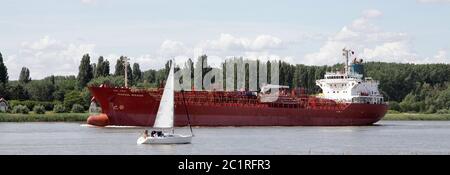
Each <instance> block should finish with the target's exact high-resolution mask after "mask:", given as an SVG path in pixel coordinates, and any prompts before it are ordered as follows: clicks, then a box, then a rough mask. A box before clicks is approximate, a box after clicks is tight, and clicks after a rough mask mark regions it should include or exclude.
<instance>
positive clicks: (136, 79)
mask: <svg viewBox="0 0 450 175" xmlns="http://www.w3.org/2000/svg"><path fill="white" fill-rule="evenodd" d="M133 79H134V80H133V81H134V83H137V82H139V81H141V79H142V71H141V69H140V68H139V64H138V63H134V64H133Z"/></svg>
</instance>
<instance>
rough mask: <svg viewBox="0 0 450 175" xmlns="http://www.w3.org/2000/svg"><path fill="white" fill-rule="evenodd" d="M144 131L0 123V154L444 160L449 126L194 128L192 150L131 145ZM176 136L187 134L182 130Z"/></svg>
mask: <svg viewBox="0 0 450 175" xmlns="http://www.w3.org/2000/svg"><path fill="white" fill-rule="evenodd" d="M143 129H144V128H133V127H132V128H129V127H119V128H99V127H88V126H86V125H83V124H82V123H0V154H450V121H381V122H379V123H377V124H376V125H375V126H363V127H195V128H194V134H195V137H194V138H193V140H192V144H184V145H137V144H136V140H137V138H138V136H139V134H140V133H141V132H142V131H143ZM176 132H177V133H186V134H187V133H189V129H188V128H186V127H183V128H176Z"/></svg>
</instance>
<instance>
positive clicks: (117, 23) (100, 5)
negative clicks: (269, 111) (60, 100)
mask: <svg viewBox="0 0 450 175" xmlns="http://www.w3.org/2000/svg"><path fill="white" fill-rule="evenodd" d="M0 4H2V7H1V10H0V52H1V53H2V54H3V57H4V58H5V62H6V65H7V66H8V69H9V74H10V77H11V79H17V77H18V74H19V72H20V69H21V67H22V66H26V67H28V68H30V71H31V76H32V78H35V79H36V78H37V79H39V78H43V77H45V76H48V75H51V74H57V75H71V74H76V72H77V68H78V64H79V61H80V58H81V55H82V54H84V53H89V54H90V55H91V57H92V59H91V61H96V60H97V57H98V56H100V55H103V56H105V57H106V58H107V59H109V60H110V61H111V62H112V65H114V64H115V60H116V59H117V58H118V57H119V56H120V55H127V56H129V57H130V58H131V60H132V61H133V62H139V63H140V64H141V67H142V68H143V69H148V68H160V67H162V65H163V64H164V62H165V60H167V59H168V58H177V61H178V62H182V61H183V60H185V59H186V58H195V57H196V56H198V55H200V54H207V55H209V56H210V62H211V64H217V63H219V62H221V61H222V60H223V59H224V58H226V57H232V56H243V57H246V58H249V59H263V60H264V59H281V60H285V61H288V62H291V63H298V64H308V65H324V64H335V63H337V62H339V61H342V60H341V58H340V53H339V51H340V50H341V49H342V48H343V47H348V48H352V49H353V50H355V51H356V52H357V53H358V57H360V58H363V59H365V60H369V61H387V62H411V63H450V58H449V55H450V22H448V21H449V19H450V0H396V1H387V0H379V1H375V0H373V1H368V0H365V1H356V0H354V1H350V0H348V1H331V0H329V1H325V0H320V1H300V0H297V1H293V0H292V1H282V0H281V1H267V0H247V1H242V0H240V1H239V0H227V1H211V0H209V1H208V0H193V1H192V0H191V1H181V0H179V1H176V0H165V1H143V0H142V1H138V0H130V1H119V0H66V1H61V0H59V1H58V0H40V1H24V0H0ZM112 69H113V66H112Z"/></svg>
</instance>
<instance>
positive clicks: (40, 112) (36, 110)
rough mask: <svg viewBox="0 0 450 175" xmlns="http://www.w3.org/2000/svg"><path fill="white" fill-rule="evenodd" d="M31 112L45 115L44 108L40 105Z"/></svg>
mask: <svg viewBox="0 0 450 175" xmlns="http://www.w3.org/2000/svg"><path fill="white" fill-rule="evenodd" d="M33 111H34V113H36V114H45V108H44V106H42V105H36V106H34V107H33Z"/></svg>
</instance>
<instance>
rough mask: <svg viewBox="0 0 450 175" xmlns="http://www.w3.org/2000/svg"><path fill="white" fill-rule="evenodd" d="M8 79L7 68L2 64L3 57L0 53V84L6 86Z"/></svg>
mask: <svg viewBox="0 0 450 175" xmlns="http://www.w3.org/2000/svg"><path fill="white" fill-rule="evenodd" d="M8 79H9V77H8V68H6V65H5V64H4V63H3V56H2V53H0V84H3V85H6V84H8Z"/></svg>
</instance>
